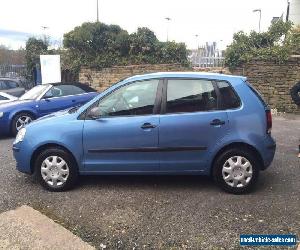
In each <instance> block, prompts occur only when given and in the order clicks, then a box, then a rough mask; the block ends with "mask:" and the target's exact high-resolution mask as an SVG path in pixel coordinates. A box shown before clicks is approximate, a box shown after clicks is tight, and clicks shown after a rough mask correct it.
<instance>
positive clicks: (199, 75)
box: [124, 72, 247, 82]
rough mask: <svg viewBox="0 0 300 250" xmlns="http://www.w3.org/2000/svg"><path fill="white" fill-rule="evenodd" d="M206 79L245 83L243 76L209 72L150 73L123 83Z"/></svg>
mask: <svg viewBox="0 0 300 250" xmlns="http://www.w3.org/2000/svg"><path fill="white" fill-rule="evenodd" d="M173 77H174V78H206V79H212V80H225V81H230V80H232V79H241V80H243V81H246V79H247V78H246V77H244V76H236V75H226V74H219V73H209V72H157V73H150V74H144V75H136V76H132V77H129V78H127V79H125V80H124V81H126V82H127V81H138V80H145V79H153V78H173Z"/></svg>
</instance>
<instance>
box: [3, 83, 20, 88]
mask: <svg viewBox="0 0 300 250" xmlns="http://www.w3.org/2000/svg"><path fill="white" fill-rule="evenodd" d="M6 85H7V86H8V87H9V88H10V89H14V88H18V87H19V86H18V84H17V83H16V82H13V81H6Z"/></svg>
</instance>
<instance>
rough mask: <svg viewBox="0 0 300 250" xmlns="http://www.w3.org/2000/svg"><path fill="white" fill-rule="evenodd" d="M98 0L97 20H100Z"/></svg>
mask: <svg viewBox="0 0 300 250" xmlns="http://www.w3.org/2000/svg"><path fill="white" fill-rule="evenodd" d="M96 1H97V22H99V3H98V0H96Z"/></svg>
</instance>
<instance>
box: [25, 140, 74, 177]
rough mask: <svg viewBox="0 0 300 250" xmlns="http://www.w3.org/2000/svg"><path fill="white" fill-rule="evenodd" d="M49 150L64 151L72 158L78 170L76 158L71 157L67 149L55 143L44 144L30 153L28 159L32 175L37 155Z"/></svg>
mask: <svg viewBox="0 0 300 250" xmlns="http://www.w3.org/2000/svg"><path fill="white" fill-rule="evenodd" d="M49 148H59V149H62V150H64V151H66V152H67V153H68V154H69V155H70V156H71V157H72V160H73V161H74V163H75V164H76V167H77V168H78V162H77V160H76V157H75V156H74V155H73V153H72V152H71V151H70V150H69V149H68V148H66V147H65V146H62V145H60V144H57V143H47V144H44V145H40V146H39V147H38V148H36V149H35V150H34V152H33V153H32V155H31V158H30V170H31V173H34V171H35V169H34V162H35V159H36V158H37V157H38V155H39V154H40V153H41V152H43V151H44V150H46V149H49Z"/></svg>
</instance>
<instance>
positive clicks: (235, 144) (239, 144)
mask: <svg viewBox="0 0 300 250" xmlns="http://www.w3.org/2000/svg"><path fill="white" fill-rule="evenodd" d="M231 148H238V149H241V148H244V149H247V150H250V151H252V152H253V153H254V155H255V156H256V158H257V160H258V161H259V165H260V169H263V166H264V161H263V158H262V156H261V154H260V153H259V151H258V150H257V149H256V148H255V147H254V146H252V145H250V144H248V143H245V142H233V143H230V144H228V145H225V146H224V147H222V148H221V149H220V150H219V151H218V152H217V153H216V154H215V156H214V157H213V161H212V163H211V166H210V175H212V173H213V169H214V164H215V162H216V160H217V159H218V157H219V156H220V155H221V154H222V153H223V152H225V151H226V150H228V149H231Z"/></svg>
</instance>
